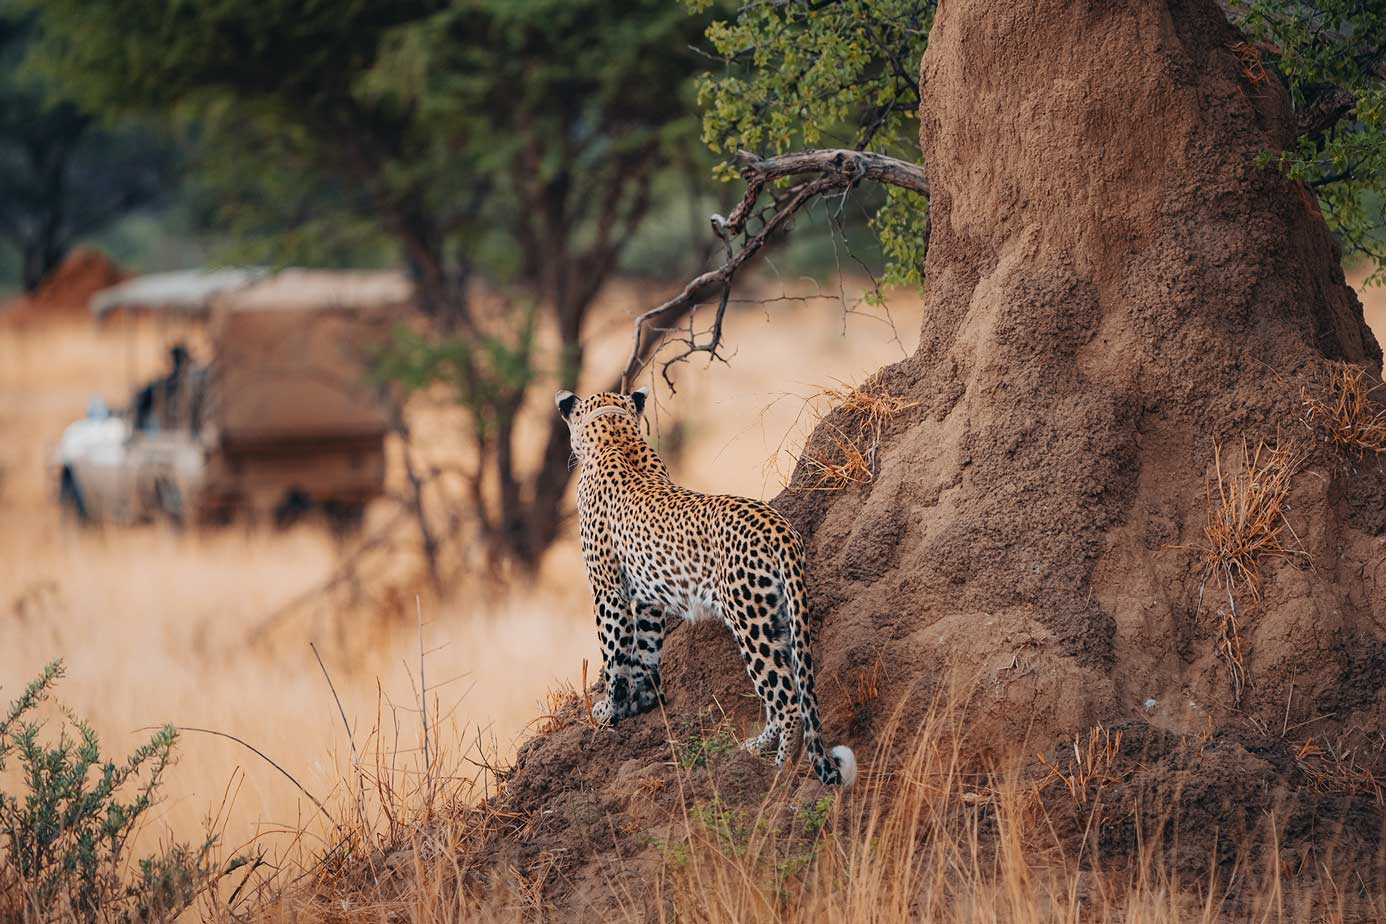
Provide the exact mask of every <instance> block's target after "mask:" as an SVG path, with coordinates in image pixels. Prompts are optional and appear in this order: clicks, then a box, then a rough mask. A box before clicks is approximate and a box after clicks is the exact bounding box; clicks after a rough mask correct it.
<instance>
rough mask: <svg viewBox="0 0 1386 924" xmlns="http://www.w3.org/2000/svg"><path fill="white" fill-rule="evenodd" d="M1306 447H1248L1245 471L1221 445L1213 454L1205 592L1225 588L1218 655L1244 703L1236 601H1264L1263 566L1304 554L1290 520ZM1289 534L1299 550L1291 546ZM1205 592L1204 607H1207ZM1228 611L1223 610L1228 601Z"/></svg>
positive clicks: (1236, 700) (1244, 447)
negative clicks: (1228, 459)
mask: <svg viewBox="0 0 1386 924" xmlns="http://www.w3.org/2000/svg"><path fill="white" fill-rule="evenodd" d="M1307 458H1308V451H1307V449H1305V448H1304V447H1302V446H1298V445H1293V444H1292V445H1289V446H1281V445H1276V446H1269V445H1267V444H1266V443H1264V442H1258V443H1257V444H1256V448H1255V449H1254V450H1252V449H1249V448H1248V444H1247V442H1246V440H1243V441H1242V462H1241V465H1240V466H1239V467H1235V468H1233V467H1230V466H1225V465H1224V462H1223V452H1222V447H1221V446H1215V447H1214V450H1213V467H1214V477H1213V480H1212V481H1211V482H1210V484H1209V486H1208V491H1207V516H1208V522H1207V525H1205V526H1204V528H1203V538H1204V545H1203V547H1202V549H1201V551H1202V553H1203V562H1204V573H1205V576H1204V588H1205V589H1206V586H1207V581H1208V580H1210V579H1212V580H1215V581H1216V582H1217V583H1218V584H1220V585H1221V586H1220V595H1219V607H1218V617H1219V618H1218V630H1217V632H1218V635H1217V642H1216V649H1217V652H1218V655H1219V657H1220V658H1221V659H1222V660H1223V663H1224V664H1226V665H1227V671H1228V677H1229V680H1230V682H1231V685H1232V695H1233V702H1234V703H1236V704H1240V703H1241V699H1242V693H1243V691H1244V690H1245V688H1246V684H1247V682H1248V678H1247V673H1246V650H1245V647H1244V645H1243V642H1242V631H1241V619H1242V615H1243V614H1242V613H1239V612H1238V609H1237V600H1238V598H1239V597H1242V598H1244V599H1246V600H1249V601H1250V602H1251V603H1253V604H1255V603H1259V602H1260V600H1261V564H1262V562H1263V561H1264V560H1265V559H1267V558H1284V557H1290V556H1303V557H1305V558H1306V559H1307V557H1308V553H1307V552H1305V551H1304V550H1303V549H1302V548H1299V539H1298V537H1297V536H1296V535H1295V532H1294V527H1292V526H1291V525H1290V522H1289V520H1288V519H1286V517H1285V512H1286V510H1287V507H1288V500H1289V496H1290V484H1291V481H1292V480H1293V479H1294V476H1295V475H1296V474H1297V473H1298V472H1299V471H1300V469H1301V468H1302V467H1303V466H1304V463H1305V462H1306V461H1307ZM1286 536H1289V537H1290V538H1291V539H1292V540H1293V542H1294V544H1293V545H1289V544H1287V543H1286ZM1202 597H1203V591H1202V590H1201V591H1200V599H1199V608H1200V610H1201V609H1202ZM1224 600H1225V602H1226V605H1225V606H1224V605H1222V601H1224Z"/></svg>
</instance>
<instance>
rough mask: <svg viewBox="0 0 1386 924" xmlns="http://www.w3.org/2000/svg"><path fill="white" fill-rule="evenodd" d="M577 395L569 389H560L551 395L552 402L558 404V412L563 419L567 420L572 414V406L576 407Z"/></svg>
mask: <svg viewBox="0 0 1386 924" xmlns="http://www.w3.org/2000/svg"><path fill="white" fill-rule="evenodd" d="M577 400H578V396H577V395H575V394H573V393H572V392H571V391H560V392H559V393H558V394H556V395H554V396H553V403H554V404H556V405H558V413H559V416H561V417H562V418H563V419H564V420H568V419H569V418H570V417H571V416H572V414H573V408H575V407H577Z"/></svg>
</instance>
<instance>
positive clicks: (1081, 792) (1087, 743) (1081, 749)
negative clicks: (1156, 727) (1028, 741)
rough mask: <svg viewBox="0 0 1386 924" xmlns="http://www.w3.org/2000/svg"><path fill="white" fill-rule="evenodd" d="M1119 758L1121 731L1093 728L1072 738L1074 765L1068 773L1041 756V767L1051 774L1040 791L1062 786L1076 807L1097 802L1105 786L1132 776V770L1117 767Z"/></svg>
mask: <svg viewBox="0 0 1386 924" xmlns="http://www.w3.org/2000/svg"><path fill="white" fill-rule="evenodd" d="M1120 757H1121V732H1116V733H1112V732H1111V731H1109V730H1108V729H1107V728H1105V727H1103V726H1102V725H1094V726H1093V727H1092V728H1091V729H1090V730H1089V731H1088V733H1087V735H1086V736H1080V735H1074V736H1073V763H1072V765H1071V766H1070V767H1069V768H1068V769H1067V770H1065V769H1063V768H1061V767H1060V766H1059V765H1058V764H1057V763H1055V762H1054V761H1051V760H1050V759H1049V758H1048V757H1046V756H1045V755H1043V754H1041V755H1039V761H1040V764H1041V765H1042V766H1043V767H1044V768H1045V769H1046V770H1047V771H1048V776H1046V777H1045V779H1044V781H1043V782H1042V783H1041V784H1040V788H1041V789H1044V788H1046V787H1048V786H1051V785H1061V786H1063V788H1064V789H1065V790H1067V792H1068V794H1069V796H1070V798H1072V799H1073V802H1074V803H1075V804H1076V805H1086V804H1087V803H1088V802H1090V801H1092V800H1095V799H1097V798H1098V797H1099V796H1100V795H1101V793H1102V790H1103V788H1104V787H1106V786H1107V785H1109V784H1111V783H1117V782H1120V781H1121V780H1122V779H1124V778H1125V777H1126V776H1128V775H1129V774H1130V768H1120V767H1118V760H1119V759H1120Z"/></svg>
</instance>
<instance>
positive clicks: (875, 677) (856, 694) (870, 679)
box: [833, 652, 885, 712]
mask: <svg viewBox="0 0 1386 924" xmlns="http://www.w3.org/2000/svg"><path fill="white" fill-rule="evenodd" d="M884 656H885V653H884V652H882V653H881V654H880V655H877V656H876V660H875V662H873V663H872V665H871V666H870V667H869V668H867V669H866V670H862V671H858V672H857V673H856V674H855V675H854V676H853V677H852V679H851V680H850V681H849V682H848V683H843V682H842V678H841V677H839V676H838V675H836V674H834V675H833V682H834V683H836V684H837V688H838V690H839V691H840V692H841V694H842V699H843V700H844V701H845V702H846V703H847V706H848V707H849V708H850V709H851V710H852V711H853V712H856V711H857V710H859V709H862V708H865V707H866V706H869V705H871V704H872V703H874V702H876V700H878V699H880V698H881V658H882V657H884Z"/></svg>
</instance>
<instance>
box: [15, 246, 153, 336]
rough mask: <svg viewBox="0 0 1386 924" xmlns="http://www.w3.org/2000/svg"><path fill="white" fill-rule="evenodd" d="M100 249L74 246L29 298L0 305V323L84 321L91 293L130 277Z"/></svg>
mask: <svg viewBox="0 0 1386 924" xmlns="http://www.w3.org/2000/svg"><path fill="white" fill-rule="evenodd" d="M130 275H131V274H130V273H127V272H126V271H125V270H123V269H121V268H120V267H119V266H116V264H115V263H114V262H113V261H112V260H111V258H110V257H108V256H106V254H105V253H103V252H102V251H100V250H97V249H95V248H93V247H77V248H75V249H74V250H73V251H72V252H71V253H69V254H68V255H67V257H66V259H64V260H63V262H62V263H60V264H59V265H58V267H57V268H56V269H54V270H53V272H51V273H49V274H48V275H47V276H46V277H45V278H44V280H43V282H41V283H39V287H38V289H36V290H35V291H34V292H32V293H31V294H29V295H21V296H19V297H18V298H15V299H11V300H10V301H9V302H8V303H6V304H3V305H0V323H3V324H14V325H36V324H49V323H53V322H73V321H77V322H85V321H86V320H87V319H88V318H89V317H90V314H89V313H88V302H89V301H90V299H91V296H92V295H93V293H96V292H99V291H100V290H102V289H104V288H107V287H108V286H113V285H115V284H116V283H118V282H123V281H124V280H126V279H128V278H130Z"/></svg>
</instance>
